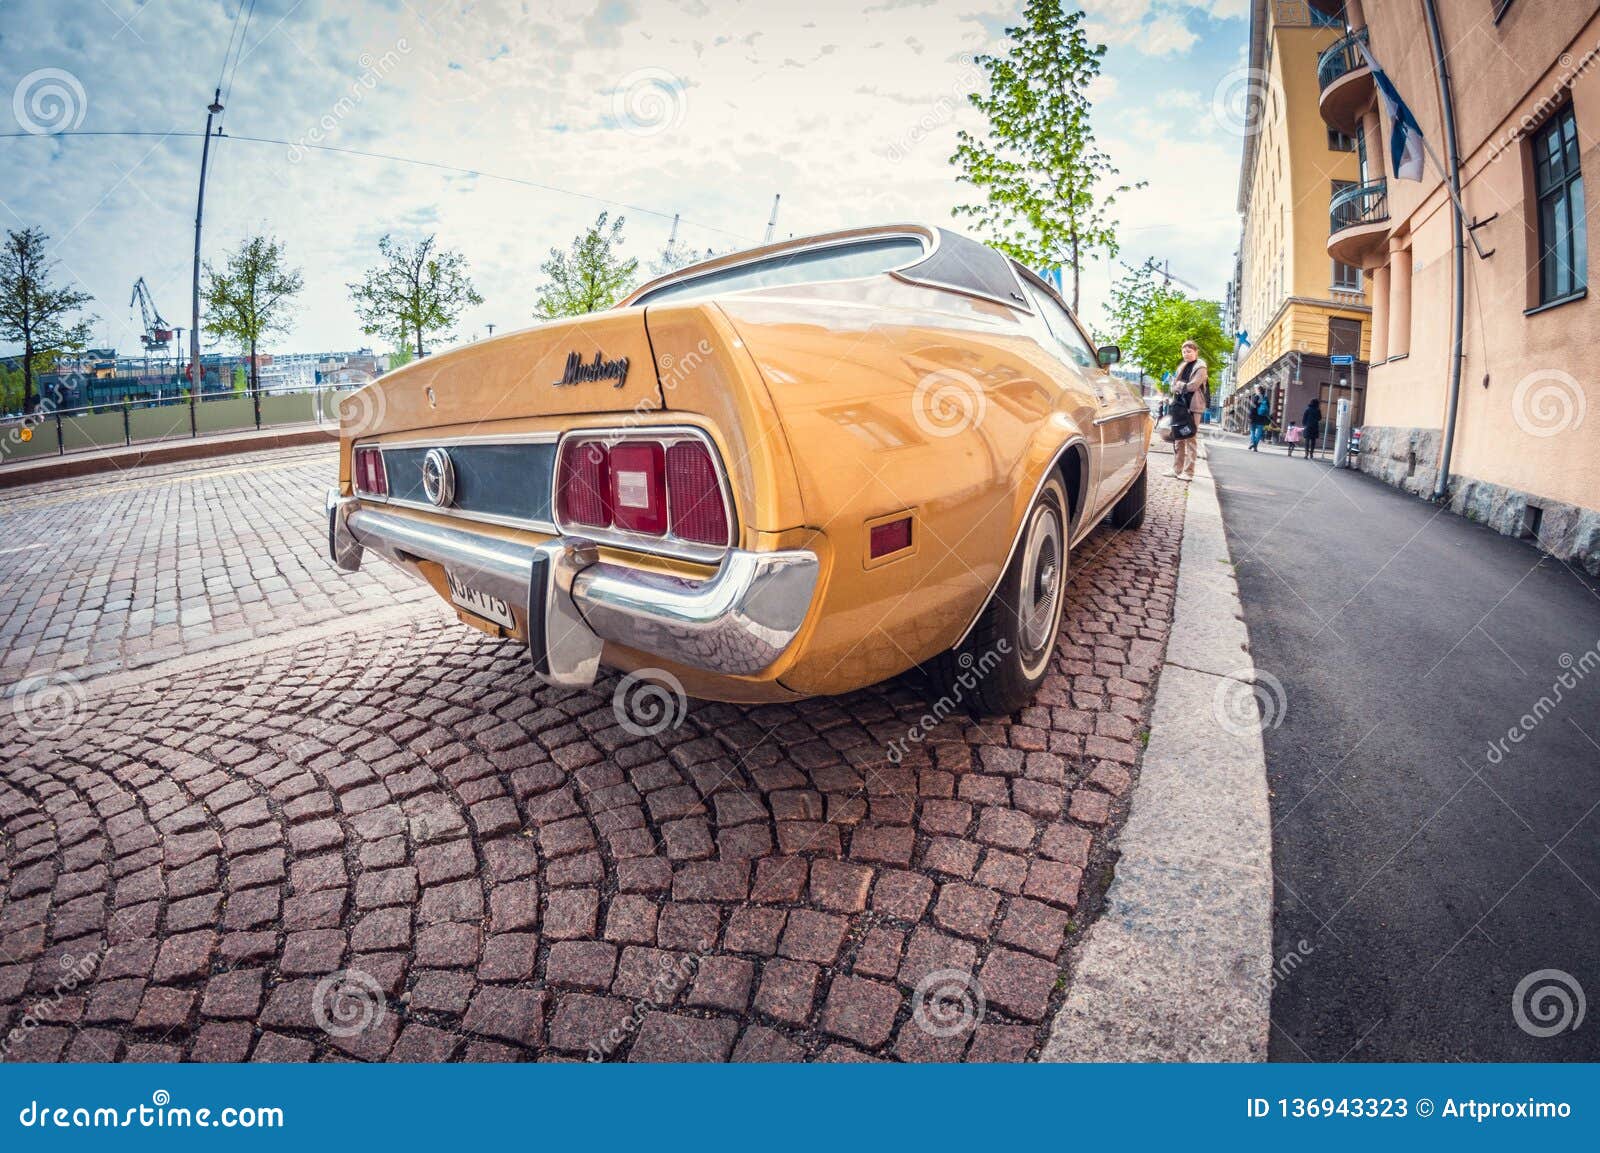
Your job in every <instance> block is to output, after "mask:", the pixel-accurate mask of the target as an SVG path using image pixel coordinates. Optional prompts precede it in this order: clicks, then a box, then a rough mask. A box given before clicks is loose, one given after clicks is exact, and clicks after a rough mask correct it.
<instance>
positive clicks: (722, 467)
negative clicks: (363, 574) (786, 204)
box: [327, 305, 825, 700]
mask: <svg viewBox="0 0 1600 1153" xmlns="http://www.w3.org/2000/svg"><path fill="white" fill-rule="evenodd" d="M327 516H328V541H329V543H328V547H329V552H330V554H331V556H332V558H333V561H334V563H335V564H336V565H337V566H338V567H339V568H341V569H343V570H345V571H353V570H354V569H356V568H358V567H359V565H360V564H361V561H362V557H363V554H364V552H366V551H367V550H370V551H372V552H375V553H377V554H378V555H380V556H382V557H384V558H385V559H386V560H388V561H390V562H392V563H394V564H397V565H399V566H401V567H402V568H404V569H406V570H407V571H409V572H412V573H413V574H415V575H416V576H418V577H420V578H421V579H423V580H425V581H426V582H427V583H428V584H429V585H431V586H432V587H433V588H434V590H435V591H436V592H437V593H438V594H439V596H440V597H441V598H443V599H444V600H445V601H447V602H448V603H449V604H450V605H451V606H452V607H453V608H454V609H455V611H456V612H457V614H458V615H459V616H460V618H461V619H462V620H463V621H464V622H465V623H467V624H470V625H472V626H473V627H475V628H478V629H480V630H482V631H484V632H487V633H490V634H491V635H496V636H501V637H505V638H509V639H513V640H515V641H517V642H519V643H521V644H523V645H525V646H526V647H527V649H528V652H529V655H530V657H531V659H532V661H533V664H534V667H535V669H536V670H537V671H538V673H539V674H540V675H541V676H542V677H544V678H545V679H546V680H548V681H550V682H552V683H555V684H561V685H573V686H581V685H587V684H590V683H592V682H593V680H594V679H595V677H596V675H597V673H598V670H599V667H600V665H601V664H605V665H608V666H612V667H617V668H622V669H637V668H641V667H646V666H654V667H660V668H663V669H665V670H667V671H669V672H672V673H673V674H674V675H676V676H678V677H679V679H680V680H681V681H682V682H683V683H684V685H685V688H686V689H687V691H689V692H691V693H695V694H696V695H703V696H710V697H721V698H725V699H741V700H742V699H749V700H761V699H774V698H781V697H783V696H787V695H789V694H787V692H786V691H785V690H783V689H782V688H781V687H779V686H778V684H777V678H778V677H779V676H780V675H781V673H782V671H783V668H784V666H785V664H786V662H787V660H789V659H790V658H791V656H792V654H793V652H794V651H795V649H796V647H797V644H796V641H797V638H798V637H799V635H800V634H801V632H802V630H803V628H804V627H805V625H806V623H807V619H808V616H809V613H810V609H811V606H812V603H813V600H814V598H815V594H816V591H817V586H818V583H819V579H820V576H821V573H822V570H823V563H822V561H823V558H822V556H821V555H819V554H821V553H823V552H825V547H824V546H822V545H821V544H820V543H819V540H818V538H817V537H816V534H812V533H807V532H805V531H804V528H803V519H804V518H803V515H802V513H801V506H800V499H799V493H798V491H797V488H796V480H795V470H794V468H793V464H792V462H791V461H790V460H789V459H788V448H787V445H786V443H785V441H784V438H783V434H782V430H781V428H779V427H778V426H777V425H776V423H775V421H774V420H773V418H772V415H771V410H770V400H769V399H768V397H767V395H766V390H765V386H764V385H763V383H762V380H761V377H760V374H759V373H758V372H757V371H756V370H755V367H754V365H753V364H752V363H751V362H750V360H749V355H748V353H747V352H746V351H745V350H744V349H743V346H742V343H741V342H740V341H739V340H738V338H737V336H736V335H735V334H734V333H733V332H732V330H731V329H729V328H728V326H727V323H726V321H725V319H723V317H722V314H721V313H720V311H719V310H717V309H716V307H715V306H714V305H684V306H676V307H662V308H654V309H651V310H649V317H648V322H647V317H646V311H645V310H644V309H642V308H630V309H621V310H616V311H613V312H609V313H604V314H599V315H595V316H587V317H582V318H578V319H574V320H571V321H561V322H555V323H551V324H546V325H542V326H539V327H537V328H533V329H529V330H526V331H523V332H518V333H513V334H510V335H507V336H504V337H499V338H496V339H493V340H488V341H481V342H477V343H474V344H472V345H468V346H466V347H465V348H461V349H457V350H453V351H451V352H448V353H444V354H441V355H438V356H435V357H430V358H428V359H425V360H422V361H419V362H416V363H414V364H412V365H408V366H406V367H405V368H403V369H400V370H398V371H396V372H394V373H391V374H388V375H386V376H385V377H384V378H382V379H381V380H380V381H378V382H376V383H374V384H373V385H371V386H369V387H368V388H367V389H364V390H362V391H361V392H360V393H358V394H356V395H355V396H353V397H351V398H350V399H348V400H347V401H346V402H345V404H344V407H343V410H342V413H341V454H340V484H339V487H338V488H337V489H335V490H332V491H331V492H330V493H329V495H328V501H327Z"/></svg>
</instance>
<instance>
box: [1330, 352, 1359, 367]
mask: <svg viewBox="0 0 1600 1153" xmlns="http://www.w3.org/2000/svg"><path fill="white" fill-rule="evenodd" d="M1355 362H1356V358H1355V357H1353V356H1349V355H1339V356H1330V357H1328V363H1329V364H1331V365H1333V366H1334V367H1335V368H1347V367H1349V366H1351V365H1353V364H1355Z"/></svg>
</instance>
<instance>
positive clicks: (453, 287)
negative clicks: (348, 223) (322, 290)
mask: <svg viewBox="0 0 1600 1153" xmlns="http://www.w3.org/2000/svg"><path fill="white" fill-rule="evenodd" d="M437 240H438V237H437V236H436V235H435V236H429V237H427V238H425V239H423V240H420V241H418V242H417V243H415V244H407V243H406V242H405V241H402V240H397V239H395V238H394V237H393V236H392V235H390V234H388V233H385V234H384V236H383V237H382V239H380V240H379V241H378V252H379V253H380V254H381V255H382V257H383V259H382V261H381V262H380V263H379V264H378V265H377V267H375V268H370V269H368V270H367V274H366V276H365V277H364V278H363V279H362V280H361V282H360V283H359V284H351V285H350V286H349V288H350V299H351V301H352V302H353V303H354V304H355V308H356V315H357V316H358V317H359V318H360V320H361V331H362V332H364V333H366V334H367V335H368V336H385V337H388V338H389V339H390V340H392V341H394V342H395V343H396V344H398V345H400V346H402V347H405V346H410V347H411V348H412V349H413V351H415V353H416V355H417V356H422V355H424V354H425V352H426V351H427V350H426V347H425V341H426V340H427V338H428V336H429V335H430V334H434V333H437V334H439V335H440V336H444V335H448V334H449V332H450V330H451V329H452V328H454V327H455V323H456V321H457V320H459V319H460V318H461V314H462V313H463V312H465V311H466V310H467V307H468V306H469V305H478V304H482V303H483V297H481V296H479V295H478V290H477V289H476V288H475V287H473V284H472V278H471V277H470V276H468V275H467V260H466V257H464V256H462V255H461V253H459V252H456V251H454V250H453V249H440V248H437V247H436V243H437Z"/></svg>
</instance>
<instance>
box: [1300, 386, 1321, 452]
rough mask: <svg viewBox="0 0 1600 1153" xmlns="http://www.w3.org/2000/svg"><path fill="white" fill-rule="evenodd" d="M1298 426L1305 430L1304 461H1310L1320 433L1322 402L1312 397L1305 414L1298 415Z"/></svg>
mask: <svg viewBox="0 0 1600 1153" xmlns="http://www.w3.org/2000/svg"><path fill="white" fill-rule="evenodd" d="M1300 424H1301V427H1303V428H1304V429H1305V442H1306V459H1307V460H1310V459H1311V454H1312V453H1313V452H1315V451H1316V447H1317V437H1318V435H1320V434H1321V432H1322V401H1320V400H1318V399H1317V398H1316V397H1314V396H1313V397H1312V398H1311V403H1310V404H1308V405H1306V410H1305V412H1303V413H1301V414H1300Z"/></svg>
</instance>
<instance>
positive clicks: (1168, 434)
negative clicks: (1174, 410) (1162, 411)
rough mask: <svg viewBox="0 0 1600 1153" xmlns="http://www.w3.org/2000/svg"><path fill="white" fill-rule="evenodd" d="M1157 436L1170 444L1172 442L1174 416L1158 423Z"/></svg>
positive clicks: (1162, 419) (1169, 416)
mask: <svg viewBox="0 0 1600 1153" xmlns="http://www.w3.org/2000/svg"><path fill="white" fill-rule="evenodd" d="M1156 435H1157V436H1159V437H1160V438H1161V439H1162V440H1164V441H1166V442H1168V443H1169V444H1170V443H1171V442H1172V416H1171V414H1170V413H1169V414H1168V415H1166V416H1164V417H1162V418H1161V419H1160V420H1158V421H1156Z"/></svg>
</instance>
